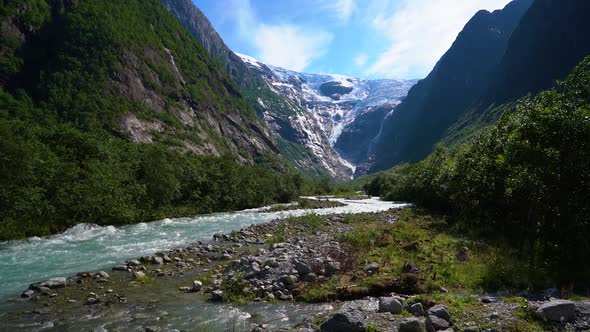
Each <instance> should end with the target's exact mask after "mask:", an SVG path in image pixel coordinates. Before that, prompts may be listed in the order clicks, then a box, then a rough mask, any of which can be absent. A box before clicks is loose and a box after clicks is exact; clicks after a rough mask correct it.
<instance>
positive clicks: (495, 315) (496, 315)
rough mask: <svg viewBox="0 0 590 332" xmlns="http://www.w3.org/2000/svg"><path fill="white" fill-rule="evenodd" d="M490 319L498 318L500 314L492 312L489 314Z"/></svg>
mask: <svg viewBox="0 0 590 332" xmlns="http://www.w3.org/2000/svg"><path fill="white" fill-rule="evenodd" d="M489 318H490V319H498V318H500V314H498V313H497V312H495V311H494V312H492V313H491V314H490V316H489Z"/></svg>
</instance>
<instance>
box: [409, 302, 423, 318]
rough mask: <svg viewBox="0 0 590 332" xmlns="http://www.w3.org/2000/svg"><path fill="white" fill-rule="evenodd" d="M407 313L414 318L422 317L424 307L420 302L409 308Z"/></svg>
mask: <svg viewBox="0 0 590 332" xmlns="http://www.w3.org/2000/svg"><path fill="white" fill-rule="evenodd" d="M409 311H410V313H411V314H413V315H414V316H422V315H423V314H424V306H423V305H422V303H420V302H418V303H414V304H412V305H411V306H410V309H409Z"/></svg>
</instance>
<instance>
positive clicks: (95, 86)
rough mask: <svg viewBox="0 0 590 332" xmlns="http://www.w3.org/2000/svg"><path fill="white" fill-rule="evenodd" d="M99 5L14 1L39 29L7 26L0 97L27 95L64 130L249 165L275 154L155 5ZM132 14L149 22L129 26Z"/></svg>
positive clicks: (229, 89)
mask: <svg viewBox="0 0 590 332" xmlns="http://www.w3.org/2000/svg"><path fill="white" fill-rule="evenodd" d="M97 2H98V1H91V0H89V1H83V2H80V3H78V2H68V1H63V2H61V1H55V2H52V5H51V6H49V5H47V3H46V2H45V1H41V0H39V1H27V2H18V1H17V2H16V4H15V5H14V6H15V7H16V12H17V13H18V12H19V11H18V10H21V12H24V13H30V12H31V11H32V10H33V9H34V10H36V11H37V12H36V13H35V15H32V14H31V19H34V20H38V22H37V21H33V22H32V23H29V24H27V23H25V22H24V21H23V18H22V17H20V16H16V17H6V18H5V19H4V20H3V25H2V26H3V40H4V41H6V42H5V43H3V44H2V46H3V47H2V53H3V54H4V56H3V61H12V62H14V64H15V65H13V66H8V65H6V66H5V65H3V66H2V68H11V72H6V71H5V72H3V73H2V75H1V76H0V77H1V78H0V83H2V87H3V88H4V89H5V90H6V91H9V92H16V91H19V90H24V91H30V94H31V96H32V97H33V99H34V101H35V102H36V103H38V104H43V105H45V107H46V108H48V109H53V110H55V112H56V113H57V114H58V118H59V119H60V120H63V121H69V122H74V123H77V124H78V126H80V127H85V128H91V127H97V126H99V127H102V128H104V129H106V130H108V131H112V132H113V133H114V134H116V135H119V136H121V137H125V138H127V139H129V140H130V141H132V142H135V143H155V142H159V143H164V144H166V145H169V146H171V147H173V148H174V149H178V150H181V151H192V152H195V153H197V154H199V155H214V156H221V155H224V154H231V155H233V156H235V158H236V159H237V160H240V161H241V162H243V163H248V164H253V163H254V161H255V159H257V158H259V157H261V156H263V155H272V154H274V153H276V152H278V150H277V148H276V145H275V143H274V142H273V140H272V137H271V134H270V132H269V130H268V129H267V128H266V126H265V125H264V123H262V122H261V121H259V120H258V119H257V117H256V116H255V113H254V110H253V109H252V108H251V107H249V106H248V105H247V104H246V103H245V101H244V98H243V96H242V95H241V93H240V92H239V89H238V87H236V86H235V84H234V83H233V82H232V80H231V79H230V78H229V77H228V76H227V75H226V74H225V72H224V71H223V70H221V69H220V68H219V67H218V65H217V64H216V63H215V62H214V61H213V60H212V59H211V57H210V56H209V55H208V53H207V51H206V50H205V49H203V47H202V46H201V45H200V44H199V43H198V42H197V41H195V40H194V39H193V38H192V37H191V35H190V34H189V33H187V32H186V30H185V29H184V28H183V27H182V26H181V25H180V24H179V23H178V22H177V21H176V20H175V19H174V18H173V17H172V16H171V15H169V14H168V13H167V12H166V11H165V10H164V8H162V7H161V6H160V4H159V3H158V2H157V1H147V2H146V3H144V4H138V3H136V2H135V1H133V2H131V3H129V4H127V5H122V4H117V3H115V2H112V1H107V2H105V3H104V4H103V5H100V4H98V3H97ZM10 6H11V5H10V4H9V5H7V6H6V7H5V8H6V9H7V8H9V7H10ZM29 7H30V8H31V9H30V8H29ZM137 7H141V8H142V9H137ZM101 10H104V11H105V12H104V13H101V12H100V11H101ZM134 10H145V11H146V14H145V15H142V16H139V17H131V13H132V12H133V11H134ZM78 15H89V21H91V22H95V23H97V24H98V25H97V26H90V25H89V24H88V23H85V22H79V21H76V20H75V19H77V18H78ZM101 15H103V16H104V17H100V16H101ZM150 15H151V16H150ZM113 18H116V19H117V20H114V19H113ZM125 19H128V20H129V22H125ZM44 21H46V22H44ZM37 24H39V27H38V28H37V27H36V26H35V25H37ZM173 31H174V32H173ZM21 43H24V46H23V47H22V48H21V47H20V44H21Z"/></svg>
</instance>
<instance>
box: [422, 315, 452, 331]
mask: <svg viewBox="0 0 590 332" xmlns="http://www.w3.org/2000/svg"><path fill="white" fill-rule="evenodd" d="M449 326H450V324H449V322H448V321H446V320H445V319H442V318H440V317H437V316H435V315H428V317H427V318H426V329H427V330H428V331H441V330H446V329H448V328H449Z"/></svg>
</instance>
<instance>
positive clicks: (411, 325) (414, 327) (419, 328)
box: [399, 318, 426, 332]
mask: <svg viewBox="0 0 590 332" xmlns="http://www.w3.org/2000/svg"><path fill="white" fill-rule="evenodd" d="M425 331H426V325H425V324H424V321H423V320H421V319H418V318H407V319H405V320H404V321H402V322H401V324H400V325H399V332H425Z"/></svg>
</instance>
